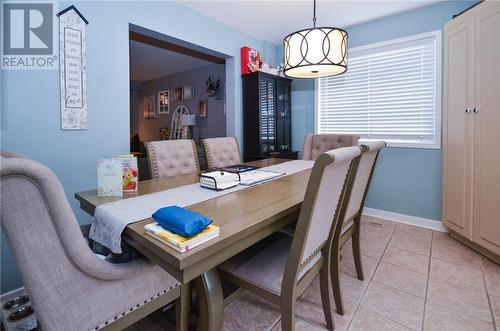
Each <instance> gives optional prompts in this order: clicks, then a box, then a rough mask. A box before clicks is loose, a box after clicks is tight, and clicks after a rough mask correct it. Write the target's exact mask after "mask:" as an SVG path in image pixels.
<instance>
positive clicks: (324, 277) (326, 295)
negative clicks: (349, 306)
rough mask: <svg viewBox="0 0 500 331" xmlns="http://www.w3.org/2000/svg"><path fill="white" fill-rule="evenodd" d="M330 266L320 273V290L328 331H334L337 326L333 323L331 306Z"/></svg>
mask: <svg viewBox="0 0 500 331" xmlns="http://www.w3.org/2000/svg"><path fill="white" fill-rule="evenodd" d="M329 267H330V266H329V264H328V263H326V261H325V265H323V267H322V268H321V270H320V272H319V288H320V292H321V303H322V305H323V314H324V315H325V320H326V328H327V329H328V330H334V329H335V326H334V323H333V316H332V309H331V304H330V293H331V292H330V275H329V274H328V271H329Z"/></svg>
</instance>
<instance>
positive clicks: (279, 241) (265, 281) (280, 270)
mask: <svg viewBox="0 0 500 331" xmlns="http://www.w3.org/2000/svg"><path fill="white" fill-rule="evenodd" d="M292 240H293V237H291V236H289V235H282V234H274V235H271V236H269V237H267V238H266V239H264V240H263V241H261V242H259V243H257V244H255V245H253V246H252V247H250V248H249V249H246V250H244V251H243V252H241V253H240V254H238V255H236V256H234V257H233V258H231V259H229V260H227V261H226V262H224V263H223V264H221V265H220V266H219V268H220V269H221V270H222V271H223V272H225V273H227V274H229V275H234V276H236V277H237V278H240V279H244V280H245V281H246V282H248V283H250V284H254V285H258V286H259V287H263V288H265V289H266V290H268V291H270V292H272V293H275V294H276V295H280V293H281V284H282V281H283V274H284V272H285V267H286V263H287V261H288V253H289V252H290V247H291V246H292ZM320 257H321V254H316V255H315V256H314V257H313V258H311V259H310V260H309V261H308V262H307V263H306V265H305V266H304V267H303V268H302V269H301V271H300V273H299V276H298V278H299V279H300V278H301V277H302V276H303V275H304V274H305V273H306V271H307V270H309V269H310V268H311V267H312V266H313V265H314V264H315V263H316V262H317V261H318V260H319V258H320Z"/></svg>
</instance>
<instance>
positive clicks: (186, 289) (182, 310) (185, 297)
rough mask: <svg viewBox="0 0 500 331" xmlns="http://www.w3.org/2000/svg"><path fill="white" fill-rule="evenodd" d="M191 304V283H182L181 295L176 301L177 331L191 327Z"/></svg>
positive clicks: (185, 330) (184, 330)
mask: <svg viewBox="0 0 500 331" xmlns="http://www.w3.org/2000/svg"><path fill="white" fill-rule="evenodd" d="M190 306H191V286H190V283H187V284H182V285H181V295H180V297H179V298H177V300H176V301H175V315H176V318H175V325H176V331H187V330H188V328H189V325H188V324H189V307H190Z"/></svg>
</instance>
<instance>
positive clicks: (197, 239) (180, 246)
mask: <svg viewBox="0 0 500 331" xmlns="http://www.w3.org/2000/svg"><path fill="white" fill-rule="evenodd" d="M144 229H145V230H146V234H148V235H150V236H152V237H153V238H155V239H156V240H159V241H161V242H162V243H164V244H166V245H168V246H170V247H172V248H173V249H175V250H176V251H178V252H180V253H184V252H187V251H189V250H191V249H193V248H195V247H196V246H199V245H201V244H203V243H205V242H207V241H209V240H210V239H213V238H215V237H217V236H218V235H219V227H218V226H215V225H212V224H210V225H209V226H208V227H206V228H205V230H203V231H201V232H200V233H198V234H196V235H194V236H192V237H189V238H188V237H183V236H181V235H178V234H175V233H173V232H170V231H168V230H167V229H165V228H163V227H162V226H161V225H159V224H158V223H151V224H148V225H146V226H145V227H144Z"/></svg>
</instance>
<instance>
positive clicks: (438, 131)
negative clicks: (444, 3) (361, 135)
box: [314, 30, 443, 149]
mask: <svg viewBox="0 0 500 331" xmlns="http://www.w3.org/2000/svg"><path fill="white" fill-rule="evenodd" d="M430 37H435V38H436V96H435V100H436V104H435V109H436V114H435V119H436V128H435V141H434V143H432V144H425V143H398V142H388V144H387V147H401V148H423V149H441V131H442V125H441V117H442V107H441V106H442V98H443V93H442V77H443V72H442V70H441V68H442V61H443V57H442V33H441V30H435V31H431V32H426V33H420V34H416V35H411V36H407V37H402V38H397V39H391V40H386V41H382V42H378V43H373V44H368V45H363V46H359V47H354V48H349V50H348V55H352V54H356V53H359V52H363V51H366V50H372V49H375V48H379V47H387V46H394V45H397V44H400V43H406V42H411V41H417V40H419V39H426V38H430ZM347 61H349V58H348V60H347ZM347 65H348V66H349V62H347ZM348 68H349V67H348ZM348 70H349V69H348ZM319 98H320V96H319V79H318V78H316V79H315V80H314V102H315V105H314V133H318V127H319V116H318V114H319V105H320V102H319ZM368 141H370V140H368V139H360V142H368Z"/></svg>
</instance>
